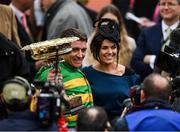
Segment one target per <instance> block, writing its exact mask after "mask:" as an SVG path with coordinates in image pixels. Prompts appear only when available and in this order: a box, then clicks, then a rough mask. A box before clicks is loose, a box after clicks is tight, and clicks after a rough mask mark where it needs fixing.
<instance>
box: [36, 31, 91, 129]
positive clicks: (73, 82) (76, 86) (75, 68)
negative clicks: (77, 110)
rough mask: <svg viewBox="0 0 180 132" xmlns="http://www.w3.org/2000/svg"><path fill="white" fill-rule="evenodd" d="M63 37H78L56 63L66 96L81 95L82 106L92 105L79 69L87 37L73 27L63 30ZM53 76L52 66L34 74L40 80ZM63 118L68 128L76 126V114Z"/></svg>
mask: <svg viewBox="0 0 180 132" xmlns="http://www.w3.org/2000/svg"><path fill="white" fill-rule="evenodd" d="M64 37H78V38H79V40H77V41H74V42H71V48H72V51H71V53H69V54H66V55H64V60H65V61H64V62H63V63H60V64H59V65H58V67H59V69H60V70H61V74H62V77H63V82H64V90H65V92H66V94H67V95H68V96H81V99H82V103H83V105H84V106H86V107H90V106H93V99H92V92H91V88H90V85H89V83H88V81H87V79H86V78H85V75H84V74H83V73H82V72H81V70H80V68H81V66H82V61H83V59H84V57H85V53H86V49H87V37H86V35H85V34H83V33H81V32H80V31H79V30H77V29H73V28H70V29H67V30H65V31H63V32H62V33H61V35H60V38H64ZM53 77H55V72H54V70H53V67H52V66H46V67H42V68H41V69H40V70H39V72H38V73H37V75H36V79H37V80H40V81H47V80H48V81H49V80H52V78H53ZM65 118H66V121H67V122H68V127H69V128H74V127H75V126H76V120H77V115H65Z"/></svg>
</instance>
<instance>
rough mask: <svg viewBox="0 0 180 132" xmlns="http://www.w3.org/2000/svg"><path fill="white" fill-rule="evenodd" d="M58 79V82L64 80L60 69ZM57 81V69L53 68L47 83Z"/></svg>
mask: <svg viewBox="0 0 180 132" xmlns="http://www.w3.org/2000/svg"><path fill="white" fill-rule="evenodd" d="M57 78H58V80H62V75H61V73H60V72H59V69H58V74H57ZM55 80H56V69H55V68H53V69H52V70H51V71H50V72H49V74H48V76H47V81H55Z"/></svg>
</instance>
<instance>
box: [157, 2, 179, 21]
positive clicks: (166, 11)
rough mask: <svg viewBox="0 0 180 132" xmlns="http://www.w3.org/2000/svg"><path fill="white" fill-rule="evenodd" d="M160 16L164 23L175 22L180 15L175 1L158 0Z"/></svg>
mask: <svg viewBox="0 0 180 132" xmlns="http://www.w3.org/2000/svg"><path fill="white" fill-rule="evenodd" d="M159 4H160V15H161V17H162V18H163V19H164V20H165V21H166V20H167V21H173V20H177V19H178V17H179V15H180V5H179V3H178V1H177V0H160V2H159Z"/></svg>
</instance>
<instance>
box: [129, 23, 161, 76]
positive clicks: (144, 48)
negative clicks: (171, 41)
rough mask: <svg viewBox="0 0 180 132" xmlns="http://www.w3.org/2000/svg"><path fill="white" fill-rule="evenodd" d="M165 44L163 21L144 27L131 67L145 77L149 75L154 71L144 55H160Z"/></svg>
mask: <svg viewBox="0 0 180 132" xmlns="http://www.w3.org/2000/svg"><path fill="white" fill-rule="evenodd" d="M162 44H163V34H162V26H161V23H158V24H157V25H155V26H152V27H149V28H146V29H144V30H143V31H142V32H141V34H140V36H139V38H138V41H137V48H136V50H135V51H134V54H133V57H132V61H131V67H132V68H133V69H134V70H135V72H136V73H138V74H140V75H141V78H142V79H144V77H146V76H147V75H149V74H150V73H152V72H153V69H151V68H150V66H149V64H145V63H144V62H143V59H144V56H145V55H147V54H151V55H158V53H159V51H160V50H161V47H162Z"/></svg>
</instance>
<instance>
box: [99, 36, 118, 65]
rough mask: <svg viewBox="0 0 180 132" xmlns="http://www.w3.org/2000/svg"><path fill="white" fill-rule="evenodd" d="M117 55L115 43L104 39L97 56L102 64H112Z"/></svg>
mask: <svg viewBox="0 0 180 132" xmlns="http://www.w3.org/2000/svg"><path fill="white" fill-rule="evenodd" d="M116 56H117V47H116V45H115V44H114V43H113V42H111V41H109V40H107V39H105V40H104V41H103V43H102V45H101V48H100V53H99V58H100V63H103V64H112V63H114V62H115V61H116Z"/></svg>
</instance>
